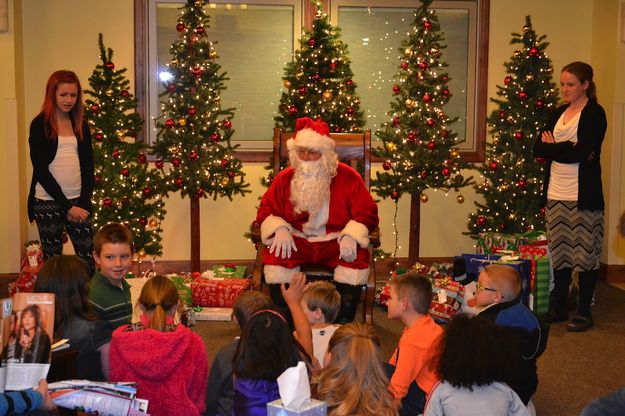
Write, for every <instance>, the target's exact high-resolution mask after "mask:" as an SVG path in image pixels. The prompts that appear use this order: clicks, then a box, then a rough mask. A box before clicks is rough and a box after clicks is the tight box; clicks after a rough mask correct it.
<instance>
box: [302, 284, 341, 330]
mask: <svg viewBox="0 0 625 416" xmlns="http://www.w3.org/2000/svg"><path fill="white" fill-rule="evenodd" d="M302 299H303V301H304V303H305V304H306V307H307V308H308V310H310V311H315V310H317V308H319V309H321V312H322V313H323V320H324V321H325V322H326V323H328V324H331V323H332V322H334V321H335V320H336V317H337V316H338V314H339V309H340V308H341V295H340V294H339V292H338V290H336V286H334V285H333V284H332V283H330V282H313V283H311V284H309V285H308V287H307V288H306V290H305V291H304V295H303V296H302Z"/></svg>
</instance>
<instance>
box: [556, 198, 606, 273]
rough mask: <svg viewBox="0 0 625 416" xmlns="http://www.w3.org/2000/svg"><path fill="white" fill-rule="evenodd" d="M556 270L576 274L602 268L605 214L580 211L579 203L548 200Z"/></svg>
mask: <svg viewBox="0 0 625 416" xmlns="http://www.w3.org/2000/svg"><path fill="white" fill-rule="evenodd" d="M545 217H546V219H547V231H548V232H549V250H550V251H551V255H552V257H553V268H554V270H557V269H564V268H567V267H570V268H572V269H573V271H581V272H583V271H590V270H596V269H598V268H599V258H600V256H601V248H602V245H603V227H604V217H603V211H589V210H585V209H582V210H578V209H577V201H555V200H548V201H547V207H546V209H545Z"/></svg>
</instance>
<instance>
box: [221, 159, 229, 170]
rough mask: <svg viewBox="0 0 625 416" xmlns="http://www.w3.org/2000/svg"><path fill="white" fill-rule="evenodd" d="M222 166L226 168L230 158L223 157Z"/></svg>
mask: <svg viewBox="0 0 625 416" xmlns="http://www.w3.org/2000/svg"><path fill="white" fill-rule="evenodd" d="M221 167H222V168H223V169H225V168H226V167H228V159H221Z"/></svg>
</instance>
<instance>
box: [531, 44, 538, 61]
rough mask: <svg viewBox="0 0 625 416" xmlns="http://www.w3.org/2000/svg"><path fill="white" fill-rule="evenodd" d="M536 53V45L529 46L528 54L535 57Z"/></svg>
mask: <svg viewBox="0 0 625 416" xmlns="http://www.w3.org/2000/svg"><path fill="white" fill-rule="evenodd" d="M538 54H539V51H538V48H537V47H535V46H533V47H531V48H530V53H529V55H530V56H531V57H532V58H536V57H537V56H538Z"/></svg>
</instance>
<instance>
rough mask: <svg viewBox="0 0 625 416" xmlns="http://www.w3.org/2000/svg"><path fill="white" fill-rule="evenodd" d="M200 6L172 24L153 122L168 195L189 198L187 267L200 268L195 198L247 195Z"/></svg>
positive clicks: (200, 1)
mask: <svg viewBox="0 0 625 416" xmlns="http://www.w3.org/2000/svg"><path fill="white" fill-rule="evenodd" d="M206 3H207V2H206V1H204V0H188V1H187V3H186V4H185V5H184V6H183V7H182V8H181V14H180V17H179V18H178V22H177V24H176V30H177V31H178V33H179V39H178V40H177V41H175V42H174V43H172V45H171V46H170V48H169V51H170V54H171V61H170V62H169V64H168V65H167V66H168V72H169V73H170V75H171V79H170V80H168V81H165V82H164V87H165V91H164V92H163V94H161V97H163V99H162V102H161V111H162V116H161V117H159V119H157V121H156V126H157V128H158V133H157V137H158V138H157V141H156V143H155V145H154V148H153V151H154V154H156V155H157V157H158V160H157V161H156V166H157V167H159V168H161V169H164V165H165V163H166V162H167V163H168V164H169V166H168V167H167V169H166V170H165V179H166V181H167V185H168V189H169V190H171V191H174V192H180V194H181V195H182V197H185V196H188V197H189V199H190V201H191V205H190V217H191V267H192V269H193V270H194V271H198V270H199V266H200V263H199V262H200V259H199V255H200V254H199V253H200V246H199V245H200V236H199V216H200V215H199V198H206V197H208V196H212V197H213V199H217V198H218V197H227V198H228V199H230V200H232V196H233V195H236V194H240V195H244V194H245V193H247V192H250V191H249V190H248V189H247V188H248V186H249V184H247V183H246V182H245V181H244V178H245V174H244V173H243V171H242V163H241V160H240V159H238V158H236V157H235V156H234V149H235V147H236V146H233V145H232V144H231V143H230V138H231V137H232V133H233V129H232V118H233V116H234V109H232V108H226V109H224V108H222V106H221V92H222V91H223V90H224V89H225V88H226V87H225V85H224V81H226V80H227V79H228V78H226V74H225V72H222V71H221V66H220V65H219V64H218V63H217V62H216V60H217V58H218V55H217V51H216V49H215V44H216V43H215V42H211V41H209V40H208V37H207V30H208V27H209V16H208V14H206V12H205V10H204V6H205V5H206Z"/></svg>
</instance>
